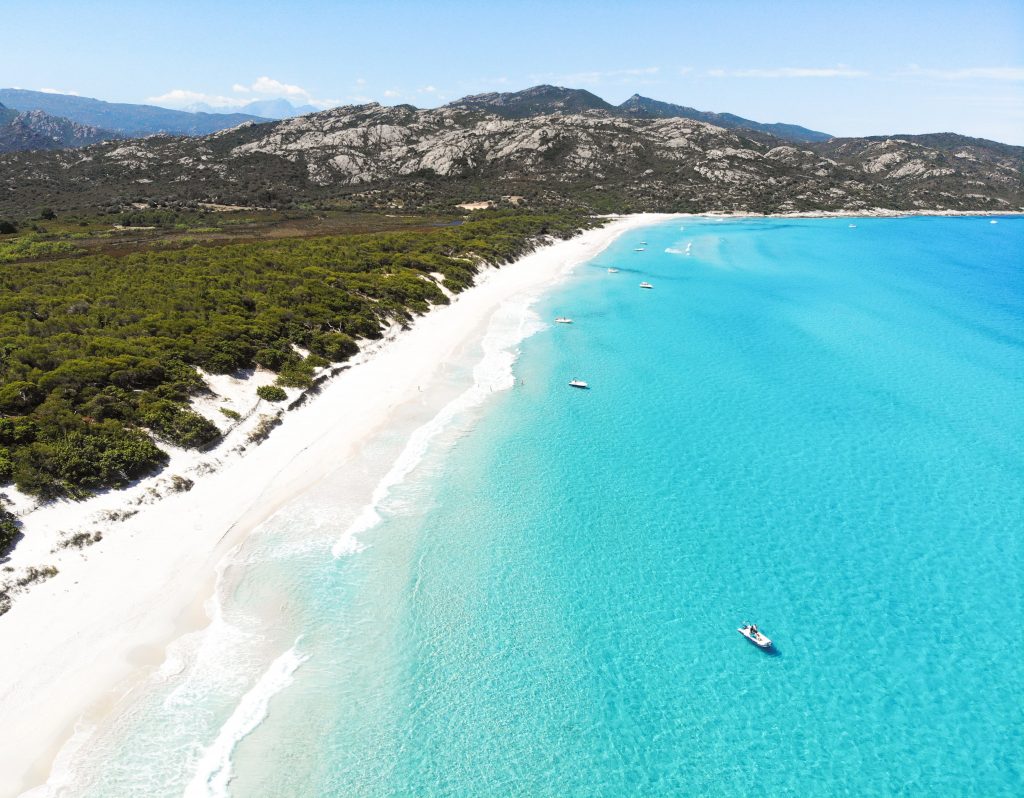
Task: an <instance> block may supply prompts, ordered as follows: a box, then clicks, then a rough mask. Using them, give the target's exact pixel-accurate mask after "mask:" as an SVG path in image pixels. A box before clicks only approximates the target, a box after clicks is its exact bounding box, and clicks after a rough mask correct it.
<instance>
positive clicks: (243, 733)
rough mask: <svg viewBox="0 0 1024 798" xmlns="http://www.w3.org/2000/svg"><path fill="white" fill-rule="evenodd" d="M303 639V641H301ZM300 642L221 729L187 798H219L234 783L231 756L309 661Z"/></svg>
mask: <svg viewBox="0 0 1024 798" xmlns="http://www.w3.org/2000/svg"><path fill="white" fill-rule="evenodd" d="M300 639H301V638H300ZM298 644H299V641H298V640H296V641H295V645H294V646H292V647H291V648H290V649H288V650H287V651H285V652H284V653H283V654H282V655H281V656H279V657H278V658H277V659H275V660H274V661H273V662H272V663H271V664H270V667H269V668H267V670H266V672H265V673H264V674H263V675H262V676H261V677H260V679H259V681H258V682H256V684H255V685H254V686H253V687H252V689H251V690H249V692H248V693H246V694H245V695H244V696H243V697H242V700H241V701H240V702H239V704H238V706H237V707H236V708H235V711H234V712H233V713H231V717H230V718H228V720H227V722H226V723H225V724H224V725H223V726H222V727H221V729H220V732H219V733H218V734H217V739H216V740H214V742H213V744H212V745H211V746H210V747H209V748H207V749H206V750H205V751H204V752H203V755H202V757H201V758H200V760H199V765H198V767H197V768H196V772H195V775H194V776H193V778H192V781H191V782H190V783H189V785H188V787H186V788H185V793H184V798H220V797H221V796H226V795H227V790H228V784H229V783H230V782H231V775H232V768H231V755H232V754H233V753H234V751H235V748H236V747H237V746H238V744H239V743H240V742H241V741H242V740H244V739H245V738H246V737H247V736H249V734H251V733H252V732H253V731H254V730H255V729H256V727H257V726H259V725H260V724H261V723H262V722H263V721H264V720H265V719H266V717H267V715H268V714H269V712H270V701H271V699H273V697H274V696H276V695H277V694H278V693H280V692H281V691H282V690H284V689H285V688H287V687H288V686H289V685H290V684H291V683H292V682H293V681H294V680H295V671H296V670H298V668H299V666H300V665H302V663H303V662H305V661H306V660H307V659H308V656H306V655H303V654H300V653H299V652H298Z"/></svg>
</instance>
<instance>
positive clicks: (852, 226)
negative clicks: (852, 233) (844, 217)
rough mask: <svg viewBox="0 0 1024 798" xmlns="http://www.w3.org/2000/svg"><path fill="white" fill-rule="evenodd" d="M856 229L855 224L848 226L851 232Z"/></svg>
mask: <svg viewBox="0 0 1024 798" xmlns="http://www.w3.org/2000/svg"><path fill="white" fill-rule="evenodd" d="M856 227H857V225H855V224H851V225H849V228H850V229H851V230H853V229H854V228H856Z"/></svg>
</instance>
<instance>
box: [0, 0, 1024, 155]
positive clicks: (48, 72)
mask: <svg viewBox="0 0 1024 798" xmlns="http://www.w3.org/2000/svg"><path fill="white" fill-rule="evenodd" d="M0 14H2V17H0V18H2V19H3V20H4V27H5V29H6V33H5V35H4V37H3V46H2V47H0V85H3V86H17V87H20V88H29V89H56V90H60V91H66V92H75V93H78V94H82V95H86V96H90V97H99V98H101V99H106V100H113V101H121V102H153V103H156V104H160V105H167V106H177V107H181V106H184V105H188V104H191V103H195V102H204V101H205V102H209V103H211V104H214V105H231V104H235V105H237V104H241V103H242V102H244V101H246V100H251V99H266V98H270V97H286V98H288V99H290V100H292V101H293V102H295V103H296V104H302V103H312V104H314V105H337V104H344V103H353V102H365V101H369V100H376V101H378V102H382V103H387V104H394V103H397V102H409V103H412V104H414V105H418V106H421V107H428V106H434V105H439V104H441V103H444V102H446V101H448V100H451V99H455V98H457V97H460V96H463V95H465V94H471V93H478V92H484V91H513V90H516V89H521V88H525V87H527V86H531V85H534V84H537V83H555V84H558V85H565V86H573V87H579V88H585V89H589V90H590V91H593V92H595V93H596V94H598V95H600V96H602V97H604V98H605V99H607V100H609V101H611V102H616V103H617V102H621V101H622V100H624V99H625V98H626V97H628V96H629V95H631V94H633V93H634V92H638V93H640V94H644V95H646V96H650V97H655V98H657V99H663V100H668V101H670V102H677V103H681V104H684V105H690V106H693V107H696V108H700V109H702V110H709V111H729V112H732V113H736V114H739V115H741V116H746V117H749V118H752V119H756V120H759V121H763V122H777V121H782V122H793V123H797V124H802V125H806V126H807V127H811V128H815V129H817V130H824V131H827V132H830V133H833V134H835V135H851V136H852V135H866V134H873V133H892V132H901V133H922V132H933V131H946V130H952V131H956V132H960V133H965V134H968V135H974V136H983V137H986V138H993V139H996V140H999V141H1006V142H1011V143H1015V144H1024V2H1022V0H1016V1H1015V2H1014V1H1010V0H992V1H991V2H990V1H989V0H977V2H967V1H965V2H946V1H945V0H933V1H932V2H900V1H899V0H889V2H884V3H882V2H873V0H866V1H865V2H831V0H818V2H807V3H804V2H789V3H786V2H766V1H765V0H759V2H747V1H746V0H735V1H734V2H730V0H714V1H712V0H709V1H708V2H704V3H690V2H682V1H680V0H677V2H629V1H628V0H619V2H603V1H602V0H591V1H590V2H570V1H568V0H561V1H560V0H548V1H547V2H518V3H497V2H488V0H475V2H454V1H452V2H447V1H446V0H434V2H421V3H413V2H398V1H393V2H389V1H388V0H380V1H379V2H361V3H354V2H322V1H321V2H287V1H286V0H277V2H262V1H261V0H249V2H235V1H234V0H206V2H194V1H193V0H175V2H150V0H136V1H135V2H125V1H124V0H119V1H118V2H106V0H88V2H85V0H79V2H71V1H70V0H32V2H26V1H25V0H16V1H12V0H0Z"/></svg>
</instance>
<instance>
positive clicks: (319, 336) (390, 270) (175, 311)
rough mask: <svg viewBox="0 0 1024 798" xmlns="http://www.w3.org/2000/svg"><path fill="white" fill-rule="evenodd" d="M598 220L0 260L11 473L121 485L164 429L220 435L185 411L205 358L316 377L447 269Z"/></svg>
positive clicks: (513, 219)
mask: <svg viewBox="0 0 1024 798" xmlns="http://www.w3.org/2000/svg"><path fill="white" fill-rule="evenodd" d="M589 224H591V222H589V221H588V220H586V219H584V218H583V217H573V216H570V215H561V216H534V215H506V216H496V217H491V218H489V219H486V220H477V221H469V222H467V223H465V224H463V225H461V226H457V227H446V228H442V229H437V230H434V231H430V232H409V233H375V234H368V235H352V236H334V237H323V238H316V239H303V240H296V239H285V240H279V241H272V242H257V243H246V244H233V245H228V246H221V247H192V248H189V249H183V250H170V251H150V252H144V253H140V254H134V255H129V256H126V257H121V258H115V257H110V256H103V255H93V256H88V257H80V258H68V259H62V260H52V261H48V262H32V263H27V262H26V263H18V264H16V265H15V264H7V265H3V266H0V341H2V344H0V484H10V483H12V482H13V483H14V484H16V485H17V487H18V488H19V489H21V490H23V491H26V492H28V493H32V494H35V495H37V496H40V497H43V498H51V497H56V496H71V497H82V496H85V495H88V494H89V493H90V492H93V491H96V490H99V489H102V488H106V487H117V486H123V485H125V484H127V483H128V482H130V481H132V480H133V479H136V478H138V477H140V476H143V475H145V474H147V473H151V472H153V471H155V470H157V469H159V468H160V467H161V466H162V465H163V464H164V463H166V461H167V455H166V454H165V453H164V452H163V451H162V450H161V449H160V448H159V447H158V445H157V442H158V441H166V442H169V443H173V444H176V445H180V446H186V447H201V446H205V445H207V444H209V443H211V442H213V441H215V440H216V439H217V437H218V435H219V433H218V430H217V428H216V427H215V426H214V425H213V424H211V423H210V422H209V421H207V420H206V419H205V418H203V417H202V416H200V415H198V414H197V413H194V412H193V411H191V410H190V409H189V399H190V397H191V396H193V395H195V394H197V393H200V392H202V391H204V390H205V386H204V384H203V382H202V379H201V378H200V376H199V374H198V373H197V371H196V369H195V367H196V366H199V367H202V368H203V369H205V370H206V371H208V372H211V373H231V372H235V371H239V370H243V369H248V368H252V367H254V366H256V365H259V366H262V367H264V368H268V369H271V370H273V371H275V372H277V373H278V382H279V383H281V384H282V385H290V386H299V387H302V386H305V385H308V384H309V382H310V380H311V378H312V374H313V371H314V369H315V368H316V367H318V366H323V365H326V364H328V363H330V362H339V361H343V360H346V359H347V358H349V357H351V356H352V354H354V353H355V352H356V351H357V350H358V343H357V341H358V339H365V338H379V337H380V336H381V334H382V330H383V329H384V327H386V326H387V325H389V324H391V323H394V322H395V321H399V322H404V321H407V320H409V319H411V318H412V317H413V316H414V315H416V314H420V313H423V312H426V311H427V310H428V309H429V307H430V306H431V305H434V304H443V303H446V302H447V301H448V300H447V297H446V296H445V294H444V292H443V291H442V290H441V288H440V286H439V282H440V281H442V280H443V284H444V286H445V287H446V288H447V289H449V290H451V291H456V292H457V291H460V290H462V289H464V288H466V287H467V286H469V285H470V284H471V283H472V281H473V277H474V275H475V274H476V272H477V270H478V268H479V266H480V264H481V263H484V262H486V263H493V264H500V263H504V262H507V261H509V260H511V259H514V258H516V257H518V256H519V255H522V254H524V253H525V252H526V251H528V250H530V249H531V248H533V247H534V246H535V244H536V241H537V239H538V238H539V237H541V236H555V237H565V236H568V235H570V234H571V233H573V232H575V231H577V230H578V229H580V228H581V227H583V226H587V225H589ZM437 275H441V276H442V277H440V278H439V277H437ZM293 345H297V346H298V347H301V348H302V349H303V350H307V351H308V352H309V353H310V354H309V355H308V356H307V357H302V356H300V355H299V354H297V352H296V349H295V346H293Z"/></svg>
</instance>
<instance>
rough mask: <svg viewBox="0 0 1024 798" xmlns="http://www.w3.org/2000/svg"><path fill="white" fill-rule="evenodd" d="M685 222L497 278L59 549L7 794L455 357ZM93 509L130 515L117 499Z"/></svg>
mask: <svg viewBox="0 0 1024 798" xmlns="http://www.w3.org/2000/svg"><path fill="white" fill-rule="evenodd" d="M676 217H679V218H683V215H681V214H636V215H630V216H623V217H617V218H614V219H613V220H611V221H610V222H609V223H608V224H606V225H605V226H603V227H601V228H597V229H594V230H589V231H585V232H583V233H582V234H580V235H578V236H575V237H573V238H571V239H569V240H567V241H560V242H556V243H554V244H551V245H549V246H543V247H541V248H539V249H537V250H535V251H534V252H532V253H530V254H528V255H526V256H524V257H523V258H520V259H519V260H517V261H515V262H514V263H510V264H506V265H505V266H503V267H501V268H498V269H491V270H488V271H487V272H486V273H484V274H483V275H482V279H478V281H477V284H476V285H474V286H473V287H472V288H470V289H467V290H466V291H465V292H463V293H461V294H459V295H458V296H457V297H456V298H455V300H454V301H452V303H451V304H450V305H447V306H439V307H435V308H433V309H432V310H431V311H430V312H429V313H427V314H425V315H424V316H421V317H419V318H417V319H416V320H415V322H414V323H413V324H412V325H411V327H410V329H409V330H408V331H405V332H402V333H401V334H399V335H397V336H394V337H392V338H391V339H390V340H387V341H386V342H385V343H384V344H383V345H381V346H380V347H378V348H377V349H376V351H374V352H372V353H371V354H369V355H368V356H367V357H365V359H363V360H362V362H359V363H357V364H355V365H353V366H352V367H351V368H348V369H346V370H344V371H342V372H341V373H339V374H338V375H337V376H335V377H333V378H332V379H330V380H329V381H328V382H327V383H326V384H325V385H324V386H323V388H322V390H321V391H320V393H319V395H315V396H311V397H310V398H309V400H307V401H306V402H305V403H304V404H303V405H302V406H301V407H298V408H297V409H295V410H293V411H291V412H289V413H287V414H286V421H287V423H285V424H283V425H282V426H281V427H280V428H279V429H277V430H275V431H274V433H273V434H271V435H270V437H269V438H267V439H266V440H265V441H264V442H263V443H262V444H261V445H259V446H254V447H250V449H249V451H247V452H246V454H245V456H243V457H238V458H235V459H232V460H230V461H229V462H226V463H224V464H223V466H222V467H221V468H220V469H219V470H217V471H214V472H213V473H210V474H208V475H206V476H203V478H202V479H201V480H197V481H196V482H195V485H194V486H193V487H192V489H191V490H190V491H188V492H182V493H171V494H168V495H165V496H164V497H163V498H162V499H160V500H159V501H157V502H155V503H152V504H146V505H142V506H138V505H131V509H138V512H137V513H136V514H134V515H132V516H131V517H129V518H127V519H126V520H123V521H121V522H120V523H119V524H118V526H117V528H116V530H114V531H112V532H111V533H110V534H109V535H107V536H106V537H105V538H104V539H103V542H102V545H101V546H96V547H87V548H84V549H81V550H76V549H57V550H56V554H55V555H54V556H55V559H56V561H57V562H58V564H59V565H60V572H59V574H58V575H56V576H55V577H54V578H52V579H50V580H48V581H45V582H41V583H38V584H36V585H34V586H32V589H31V590H29V591H27V592H25V593H24V594H22V595H19V596H17V597H16V600H15V601H14V603H13V606H12V608H11V609H10V611H9V612H8V613H6V614H5V615H4V616H0V646H2V647H3V648H4V650H7V651H17V652H18V654H17V656H16V657H10V658H5V659H0V794H5V795H6V794H18V793H19V792H22V791H24V790H28V789H30V788H32V787H35V786H37V785H40V784H42V783H43V782H45V781H46V779H47V778H48V775H49V773H50V772H51V769H52V766H53V763H54V761H55V759H56V757H57V756H58V754H59V753H60V751H61V749H62V748H63V746H64V744H65V743H66V742H67V741H68V740H70V739H71V738H72V736H73V735H74V733H75V731H76V728H77V727H78V726H79V724H80V723H81V722H82V721H83V720H87V722H88V723H89V724H90V725H92V724H98V723H100V722H102V719H103V717H104V716H105V715H106V714H108V713H109V712H110V711H111V709H112V708H113V706H114V705H115V704H116V702H117V700H118V699H119V698H120V697H121V696H123V695H124V694H125V693H126V692H128V691H129V690H131V689H132V687H133V686H134V685H136V684H138V682H139V680H141V679H142V678H144V677H145V675H146V674H147V673H148V672H150V671H151V669H152V668H153V667H155V666H156V665H159V664H160V662H161V661H162V659H163V656H164V651H165V649H166V647H167V645H168V644H170V643H171V642H172V641H174V640H176V639H178V638H179V637H180V636H181V635H183V634H185V633H187V632H189V631H194V630H197V629H201V628H204V627H205V626H206V625H207V624H208V623H209V621H210V619H209V617H208V616H206V614H205V612H204V611H202V607H203V604H204V603H205V601H206V599H208V598H209V596H210V595H211V594H212V593H213V585H214V580H215V578H216V571H217V566H218V563H219V562H220V561H221V560H222V559H223V558H224V556H225V555H226V554H228V553H229V552H230V551H232V550H233V549H234V548H235V547H236V546H237V545H238V544H239V543H240V542H241V541H243V540H244V539H245V538H246V537H247V535H248V534H249V533H250V532H251V531H252V530H253V529H255V528H256V527H257V526H258V525H259V524H260V523H262V522H263V521H265V520H266V519H268V518H270V517H271V516H272V515H273V514H274V513H275V512H277V511H278V510H279V509H281V508H282V507H284V506H285V505H286V504H287V503H288V502H290V501H291V500H292V499H294V498H295V497H297V496H299V495H301V494H302V493H304V492H305V491H307V490H309V489H310V488H311V487H313V486H314V485H315V484H317V483H318V482H319V481H320V480H321V479H323V478H324V477H325V476H326V475H327V474H329V473H330V472H332V471H335V470H337V469H338V468H341V467H344V465H345V464H346V461H348V460H350V459H351V458H352V456H353V454H354V453H355V452H356V451H357V450H359V449H360V447H362V446H363V445H364V444H365V443H366V442H367V441H369V440H371V439H372V438H373V437H374V436H375V435H376V434H377V433H379V432H380V431H382V430H384V429H386V428H387V426H388V422H389V420H390V419H391V418H393V417H394V415H395V413H396V412H397V411H398V410H399V409H400V408H402V407H404V406H407V405H408V403H410V402H413V401H417V399H418V397H420V396H421V394H420V393H419V389H420V386H423V385H426V384H429V383H430V382H431V380H433V379H435V378H436V377H437V376H438V371H439V369H440V368H441V367H442V366H443V364H444V363H445V361H446V359H447V358H448V356H449V355H450V354H451V353H452V352H453V351H455V350H456V349H457V348H458V347H460V346H464V345H465V344H466V343H467V342H470V341H472V340H473V338H474V336H475V335H476V334H477V333H478V332H479V330H480V329H481V327H483V326H485V325H486V323H487V322H488V321H489V319H490V318H491V317H492V316H493V315H494V313H495V312H496V311H498V310H499V309H500V308H501V306H502V305H503V304H504V303H505V302H507V301H508V300H510V299H512V298H513V297H516V296H520V295H523V294H533V293H540V292H541V291H543V290H545V289H547V288H548V287H550V286H551V285H554V284H556V283H557V282H559V281H560V280H561V279H562V278H564V277H565V276H566V275H568V273H569V272H570V271H571V270H572V269H573V268H574V267H575V266H576V265H578V264H579V263H582V262H585V261H587V260H589V259H591V258H593V257H594V256H596V255H597V254H598V253H599V252H601V251H602V250H603V249H605V248H606V247H607V246H608V245H609V244H611V243H612V242H613V241H614V240H615V239H616V238H618V237H619V236H620V235H621V234H623V233H625V232H627V231H628V230H631V229H635V228H638V227H644V226H648V225H651V224H655V223H657V222H660V221H664V220H668V219H671V218H676ZM225 497H230V498H229V499H228V500H227V501H225ZM119 498H120V499H122V503H121V505H119V503H118V501H117V499H119ZM97 500H98V501H99V502H100V503H101V506H104V507H117V506H121V507H122V509H125V507H124V503H123V497H121V496H119V494H117V493H116V492H115V493H113V494H110V493H108V494H103V495H101V496H100V497H97ZM90 501H92V502H93V505H92V506H91V507H90V506H89V503H90ZM90 501H87V502H84V503H81V504H79V505H71V506H70V510H69V512H76V511H77V512H78V513H79V514H80V515H85V514H87V513H88V512H90V511H94V510H95V509H96V508H97V504H96V500H90ZM44 509H45V508H44ZM63 509H65V510H68V508H67V507H66V506H65V507H64V508H63ZM65 515H66V513H65ZM56 517H60V514H57V516H56ZM49 532H50V537H49V540H50V542H51V543H52V542H56V541H57V540H59V532H58V531H56V530H52V529H51V530H49ZM43 533H44V530H42V529H40V530H38V531H33V532H31V533H30V534H33V535H40V536H42V535H43ZM23 542H24V541H23ZM16 551H17V549H16ZM40 696H45V700H44V701H40V700H39V698H40Z"/></svg>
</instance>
